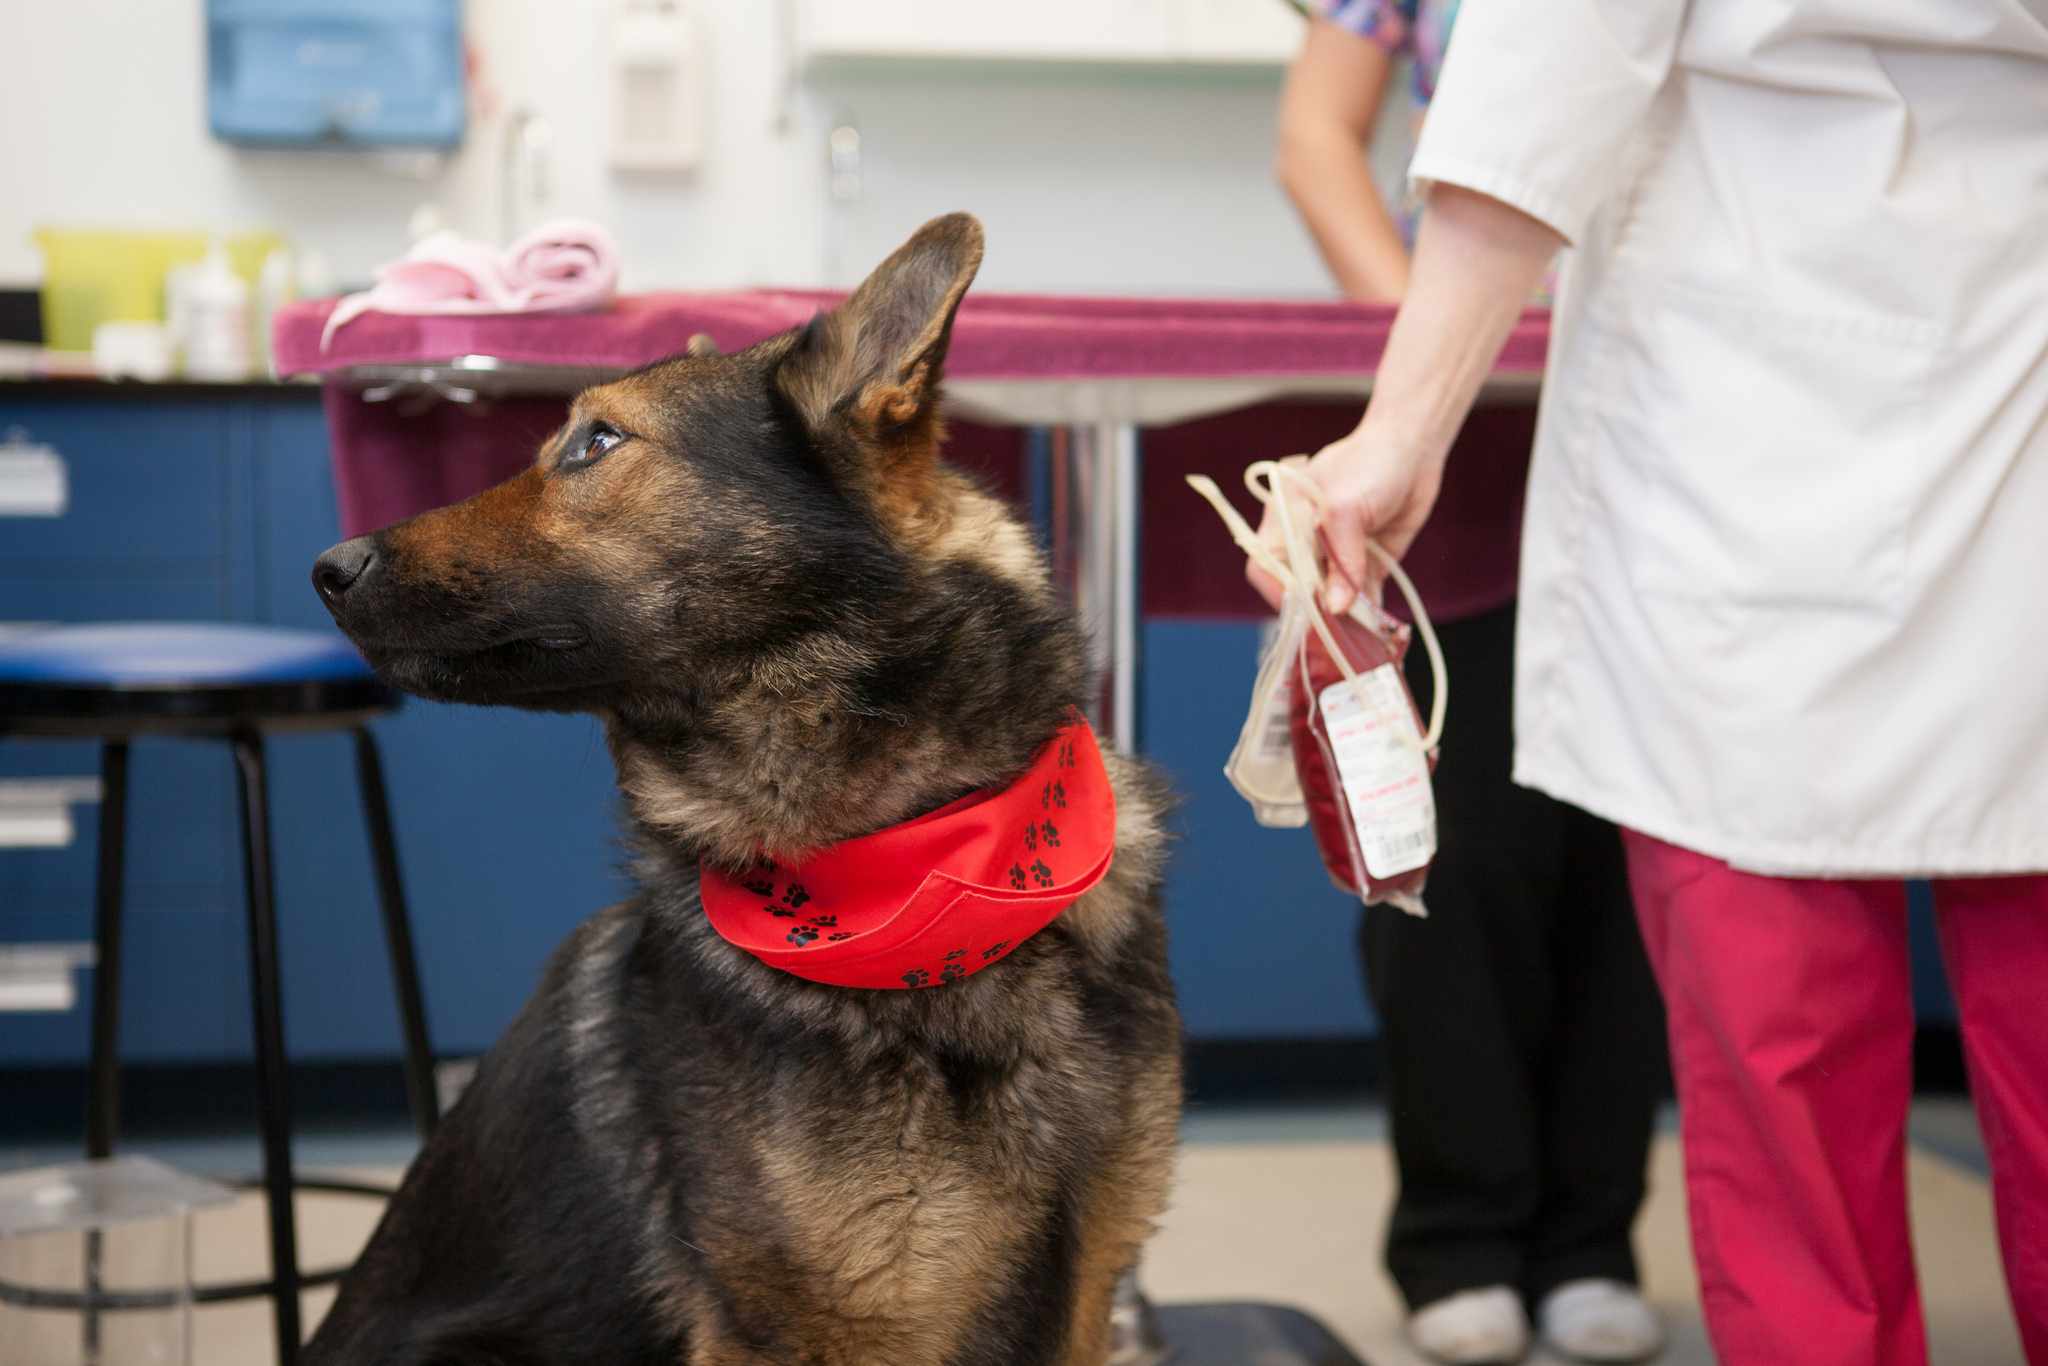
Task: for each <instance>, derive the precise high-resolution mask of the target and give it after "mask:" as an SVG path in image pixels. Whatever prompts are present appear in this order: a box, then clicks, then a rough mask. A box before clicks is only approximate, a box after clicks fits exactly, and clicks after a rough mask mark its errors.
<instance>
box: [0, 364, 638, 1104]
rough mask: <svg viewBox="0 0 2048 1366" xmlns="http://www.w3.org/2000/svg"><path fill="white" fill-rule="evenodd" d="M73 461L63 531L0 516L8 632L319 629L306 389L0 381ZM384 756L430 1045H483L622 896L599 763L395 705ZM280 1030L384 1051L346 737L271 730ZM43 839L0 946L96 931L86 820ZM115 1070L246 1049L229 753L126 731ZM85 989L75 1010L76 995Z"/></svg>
mask: <svg viewBox="0 0 2048 1366" xmlns="http://www.w3.org/2000/svg"><path fill="white" fill-rule="evenodd" d="M12 425H18V426H21V427H23V428H25V429H27V430H28V431H29V432H31V433H32V434H33V435H34V437H35V438H36V439H37V440H38V441H41V442H43V443H45V444H48V445H50V446H52V447H54V448H55V449H56V450H57V451H58V453H59V455H60V456H61V457H62V458H63V459H64V461H65V463H66V465H67V467H68V474H69V479H70V486H71V499H70V505H69V508H68V509H67V511H66V514H65V515H64V516H62V517H58V518H48V519H31V518H5V519H0V622H7V621H91V620H121V619H135V618H158V619H177V618H185V619H230V620H245V621H263V622H272V623H276V624H280V625H290V626H300V627H312V628H316V629H331V627H330V626H329V624H328V621H327V615H326V613H325V612H324V611H323V610H322V609H321V607H320V604H319V602H318V601H317V600H316V599H315V597H314V595H313V592H312V589H311V587H310V585H309V583H308V579H307V574H308V571H309V569H310V567H311V564H312V561H313V557H314V556H316V555H317V554H319V552H320V551H321V550H323V549H325V548H326V547H327V546H328V545H330V544H331V543H332V542H333V541H334V540H335V539H336V537H337V536H338V534H339V532H338V530H337V527H338V518H337V516H336V511H335V500H334V490H333V484H332V481H331V476H330V474H329V469H328V460H327V433H326V425H325V422H324V419H323V417H322V414H321V411H320V405H319V398H318V395H317V393H315V392H313V391H310V390H305V391H301V390H286V391H282V392H277V391H262V390H251V391H246V392H244V393H241V394H238V395H236V396H233V397H220V396H207V395H203V394H195V395H186V396H178V397H170V398H162V399H158V398H148V397H131V396H116V395H112V394H108V393H106V392H105V391H100V390H93V389H87V390H83V391H70V392H65V393H62V394H53V393H50V392H48V391H37V390H31V389H26V388H24V389H22V390H19V391H13V392H8V391H0V429H5V428H6V427H8V426H12ZM375 729H376V731H377V735H378V738H379V740H380V742H381V744H382V745H383V748H384V757H385V767H386V777H387V780H388V782H389V784H390V787H391V798H392V805H393V811H394V815H395V817H396V822H397V826H398V836H399V853H400V858H401V860H402V863H403V866H404V871H405V879H406V889H407V893H408V896H409V899H410V901H411V905H412V911H413V917H414V928H415V933H416V935H417V938H418V951H419V955H420V961H421V970H422V973H423V975H424V978H425V983H426V992H427V1002H428V1012H429V1015H430V1023H431V1025H432V1028H433V1032H434V1040H435V1044H436V1047H437V1048H438V1049H440V1050H441V1051H443V1052H445V1053H473V1052H478V1051H480V1050H482V1049H483V1048H485V1047H487V1046H488V1045H489V1044H490V1043H491V1041H492V1040H493V1039H495V1038H496V1037H497V1035H498V1033H499V1032H500V1031H501V1030H502V1029H503V1028H504V1026H505V1024H506V1023H507V1022H508V1021H509V1020H510V1019H511V1017H512V1014H513V1013H514V1012H515V1011H516V1010H517V1009H518V1007H519V1005H520V1004H521V1003H522V1002H523V1001H524V1000H525V998H526V996H527V994H528V993H529V992H530V991H531V989H532V987H533V984H534V983H535V981H536V980H537V978H538V975H539V972H540V968H541V965H542V963H543V961H544V960H545V958H546V956H547V954H548V952H549V951H550V950H551V949H552V948H553V947H554V946H555V944H556V943H558V942H559V941H560V940H561V938H562V936H563V935H564V934H566V933H567V932H568V930H569V928H570V927H571V926H573V925H575V924H576V923H577V922H578V921H580V920H581V919H583V918H584V917H585V916H587V915H588V914H590V913H591V912H592V911H594V910H596V909H598V908H599V907H601V906H603V905H605V904H607V903H609V902H611V901H615V900H617V899H618V898H619V896H621V895H622V894H623V883H622V882H621V881H620V880H619V878H618V877H617V875H616V871H615V870H616V867H617V864H618V862H619V852H618V847H617V838H616V829H617V826H616V821H615V818H614V811H615V800H616V799H615V794H614V787H613V782H612V771H611V763H610V760H609V757H608V756H607V754H606V752H605V748H604V744H603V739H602V736H601V735H600V733H599V731H598V729H597V726H596V724H595V723H594V722H592V721H589V720H587V719H584V718H579V717H559V716H529V715H524V714H521V713H516V712H508V711H492V710H480V709H475V708H462V707H449V706H441V705H437V704H431V703H423V702H408V703H407V705H406V706H405V708H404V709H403V710H402V711H400V712H399V713H398V715H396V716H394V717H391V718H388V719H385V720H382V721H379V722H377V723H376V726H375ZM270 755H271V761H272V793H271V802H272V816H273V819H274V821H275V824H276V839H277V849H278V856H279V866H278V870H277V871H278V903H279V913H280V917H281V920H282V925H283V929H282V940H283V943H282V955H283V959H284V970H285V999H286V1021H285V1025H286V1035H287V1039H288V1042H289V1044H290V1047H291V1049H292V1053H293V1055H294V1056H295V1057H296V1058H300V1059H345V1058H365V1057H382V1056H391V1055H395V1054H396V1052H397V1051H398V1031H397V1022H396V1011H395V1008H394V1006H393V1004H392V998H391V985H390V973H389V970H388V968H387V965H386V960H385V956H384V944H383V938H382V931H381V927H380V924H379V921H378V918H377V911H376V902H375V899H374V891H373V887H372V883H371V875H370V868H369V859H368V836H367V834H366V833H365V830H364V826H363V820H362V813H361V809H360V805H359V803H358V800H357V794H356V787H355V778H354V769H353V764H352V755H351V753H350V749H349V746H348V744H347V741H346V740H345V738H343V737H340V736H332V735H307V736H284V737H278V738H274V739H273V740H272V741H271V742H270ZM97 771H98V756H97V752H96V750H95V748H94V747H93V746H92V745H90V744H80V743H69V742H64V743H58V742H46V741H6V740H0V777H23V776H38V777H56V776H78V775H86V776H89V775H92V774H95V773H96V772H97ZM74 816H75V818H76V820H77V823H78V832H79V833H78V838H77V839H76V840H75V841H74V842H73V843H72V844H70V845H69V846H66V847H64V848H61V849H0V942H48V941H71V942H79V941H88V940H90V938H91V934H92V910H91V908H92V887H93V874H94V861H95V841H94V823H95V818H96V812H95V810H94V808H92V807H90V806H81V807H79V808H76V809H75V811H74ZM128 838H129V846H128V848H129V852H128V878H127V892H128V908H129V916H128V927H129V928H128V943H127V960H128V964H129V972H128V974H127V977H126V979H125V981H124V982H123V993H124V1000H123V1010H124V1019H123V1029H122V1049H123V1054H124V1056H126V1057H127V1058H129V1059H132V1060H135V1061H138V1062H150V1061H159V1062H167V1061H177V1062H195V1061H216V1060H232V1059H238V1058H242V1057H246V1056H247V1055H248V1053H249V1019H248V1014H249V1012H248V1006H247V990H246V984H247V964H246V961H245V959H246V951H245V948H244V940H243V928H242V925H243V922H242V892H241V873H240V863H239V859H240V854H239V846H238V844H237V825H236V813H235V805H234V777H233V771H232V768H231V766H230V765H229V762H228V759H227V756H226V753H225V750H224V749H223V748H221V747H220V746H217V745H211V744H202V743H195V742H191V741H176V740H155V741H139V742H137V743H136V745H135V747H134V758H133V761H132V767H131V773H130V804H129V836H128ZM81 999H82V998H81ZM87 1023H88V1021H87V1012H86V1010H85V1009H84V1008H83V1005H82V1004H81V1007H80V1008H78V1009H74V1010H72V1011H68V1012H64V1013H61V1014H7V1013H0V1067H6V1066H18V1065H22V1064H53V1065H64V1064H78V1063H81V1062H83V1060H84V1058H85V1053H86V1045H87Z"/></svg>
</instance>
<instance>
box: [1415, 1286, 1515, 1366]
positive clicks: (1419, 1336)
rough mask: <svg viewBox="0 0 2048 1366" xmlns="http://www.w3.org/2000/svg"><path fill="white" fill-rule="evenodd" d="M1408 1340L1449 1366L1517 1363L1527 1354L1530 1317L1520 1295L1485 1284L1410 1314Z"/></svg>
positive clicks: (1449, 1296) (1503, 1288)
mask: <svg viewBox="0 0 2048 1366" xmlns="http://www.w3.org/2000/svg"><path fill="white" fill-rule="evenodd" d="M1408 1336H1409V1337H1410V1338H1412V1339H1414V1341H1415V1345H1416V1346H1417V1347H1420V1348H1421V1349H1422V1350H1423V1351H1424V1352H1426V1353H1428V1354H1429V1355H1430V1356H1432V1357H1434V1358H1436V1359H1437V1360H1438V1361H1442V1362H1448V1363H1451V1366H1484V1364H1485V1363H1493V1362H1508V1361H1519V1360H1521V1358H1522V1354H1523V1353H1524V1352H1526V1351H1528V1350H1529V1316H1528V1315H1527V1314H1526V1313H1525V1312H1523V1309H1522V1297H1521V1296H1520V1295H1517V1294H1516V1293H1515V1292H1514V1291H1512V1290H1510V1289H1508V1288H1507V1287H1506V1286H1504V1285H1489V1286H1487V1287H1486V1288H1485V1289H1483V1290H1461V1291H1459V1292H1458V1293H1457V1294H1455V1295H1446V1296H1445V1297H1444V1298H1443V1299H1440V1300H1434V1301H1431V1302H1430V1303H1428V1304H1425V1305H1424V1306H1422V1308H1420V1309H1418V1310H1416V1311H1415V1312H1414V1313H1413V1314H1410V1315H1409V1316H1408Z"/></svg>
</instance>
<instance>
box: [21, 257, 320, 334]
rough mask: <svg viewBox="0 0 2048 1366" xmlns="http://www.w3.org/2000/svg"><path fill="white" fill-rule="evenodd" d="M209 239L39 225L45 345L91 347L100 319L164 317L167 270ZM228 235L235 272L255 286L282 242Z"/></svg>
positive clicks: (155, 318) (138, 319)
mask: <svg viewBox="0 0 2048 1366" xmlns="http://www.w3.org/2000/svg"><path fill="white" fill-rule="evenodd" d="M212 240H213V238H212V237H211V235H209V234H207V233H203V232H121V231H118V230H112V229H98V228H38V229H36V231H35V243H36V246H37V247H38V248H39V249H40V250H41V251H42V253H43V345H45V346H47V347H49V348H50V349H51V350H53V351H90V350H92V333H93V329H94V328H96V327H98V326H99V325H100V324H101V323H106V322H144V323H150V322H162V321H164V280H165V277H166V276H168V275H169V274H170V272H171V268H172V267H174V266H181V265H184V264H185V263H187V262H190V261H198V260H201V259H202V258H204V257H205V255H206V248H207V245H208V243H210V242H211V241H212ZM226 242H227V249H228V259H229V261H231V262H232V263H233V264H234V268H235V273H236V274H237V275H239V276H241V277H242V278H243V279H244V280H246V281H247V282H248V283H249V286H250V288H251V290H252V292H253V290H254V289H255V286H256V277H257V274H258V273H259V272H260V271H261V270H262V269H263V262H264V261H265V260H266V259H267V258H268V257H269V255H270V253H271V252H273V251H275V250H276V249H278V248H279V247H282V246H283V245H284V239H283V238H281V237H279V236H278V235H277V234H276V233H270V232H248V233H237V234H234V235H231V236H229V237H228V238H227V239H226Z"/></svg>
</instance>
